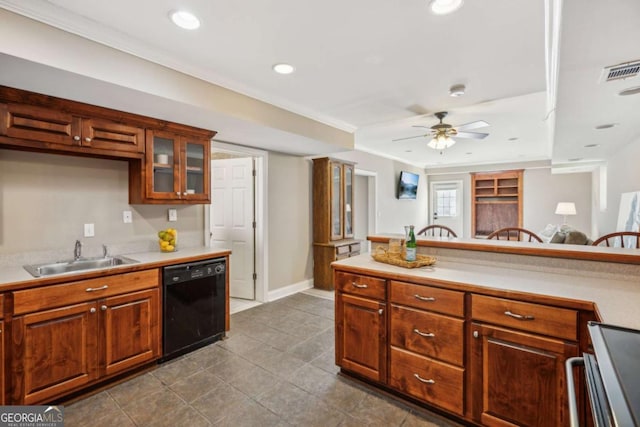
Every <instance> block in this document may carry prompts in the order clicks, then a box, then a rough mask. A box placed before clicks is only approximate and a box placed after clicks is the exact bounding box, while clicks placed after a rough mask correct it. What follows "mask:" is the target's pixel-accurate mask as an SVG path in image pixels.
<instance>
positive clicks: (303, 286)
mask: <svg viewBox="0 0 640 427" xmlns="http://www.w3.org/2000/svg"><path fill="white" fill-rule="evenodd" d="M311 288H313V279H308V280H303V281H302V282H298V283H294V284H292V285H289V286H283V287H282V288H278V289H274V290H273V291H269V293H268V294H267V301H269V302H270V301H275V300H278V299H280V298H284V297H288V296H289V295H293V294H297V293H298V292H302V291H306V290H307V289H311Z"/></svg>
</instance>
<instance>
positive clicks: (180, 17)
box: [169, 10, 200, 30]
mask: <svg viewBox="0 0 640 427" xmlns="http://www.w3.org/2000/svg"><path fill="white" fill-rule="evenodd" d="M169 17H170V18H171V20H172V21H173V23H174V24H176V25H177V26H178V27H180V28H184V29H185V30H195V29H196V28H199V27H200V20H199V19H198V18H197V17H196V16H195V15H194V14H192V13H190V12H187V11H186V10H174V11H171V12H170V13H169Z"/></svg>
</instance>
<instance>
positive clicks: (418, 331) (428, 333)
mask: <svg viewBox="0 0 640 427" xmlns="http://www.w3.org/2000/svg"><path fill="white" fill-rule="evenodd" d="M413 332H415V333H416V334H418V335H420V336H421V337H425V338H433V337H435V336H436V334H433V333H431V332H421V331H420V330H419V329H417V328H416V329H414V330H413Z"/></svg>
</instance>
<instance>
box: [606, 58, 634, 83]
mask: <svg viewBox="0 0 640 427" xmlns="http://www.w3.org/2000/svg"><path fill="white" fill-rule="evenodd" d="M638 73H640V60H638V61H634V62H625V63H622V64H618V65H611V66H609V67H605V68H604V70H602V77H601V79H600V81H601V82H610V81H612V80H620V79H628V78H629V77H635V76H637V75H638Z"/></svg>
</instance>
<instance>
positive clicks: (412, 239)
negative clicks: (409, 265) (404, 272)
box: [405, 225, 417, 261]
mask: <svg viewBox="0 0 640 427" xmlns="http://www.w3.org/2000/svg"><path fill="white" fill-rule="evenodd" d="M406 246H407V248H406V255H405V260H407V261H415V260H416V246H417V244H416V234H415V232H414V231H413V225H410V226H409V237H408V238H407V244H406Z"/></svg>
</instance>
